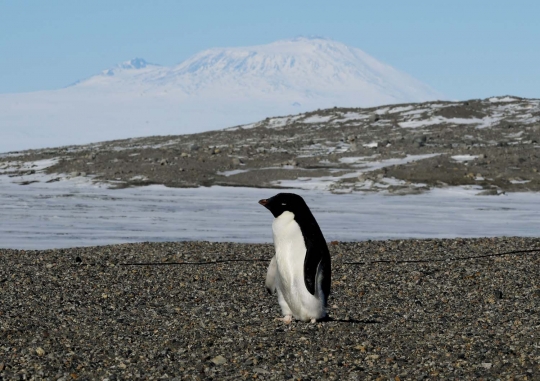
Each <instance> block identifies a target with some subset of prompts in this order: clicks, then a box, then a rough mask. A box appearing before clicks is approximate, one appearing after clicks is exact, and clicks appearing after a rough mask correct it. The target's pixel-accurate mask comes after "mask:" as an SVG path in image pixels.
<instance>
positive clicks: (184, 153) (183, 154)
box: [180, 152, 190, 157]
mask: <svg viewBox="0 0 540 381" xmlns="http://www.w3.org/2000/svg"><path fill="white" fill-rule="evenodd" d="M189 156H190V155H189V153H186V152H182V153H181V154H180V157H189Z"/></svg>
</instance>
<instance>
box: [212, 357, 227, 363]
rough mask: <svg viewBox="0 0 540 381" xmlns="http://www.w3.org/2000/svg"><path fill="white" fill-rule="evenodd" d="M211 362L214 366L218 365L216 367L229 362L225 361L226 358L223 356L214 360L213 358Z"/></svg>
mask: <svg viewBox="0 0 540 381" xmlns="http://www.w3.org/2000/svg"><path fill="white" fill-rule="evenodd" d="M210 361H212V362H213V363H214V364H216V365H223V364H225V363H226V362H227V360H226V359H225V357H223V356H221V355H219V356H216V357H214V358H213V359H212V360H210Z"/></svg>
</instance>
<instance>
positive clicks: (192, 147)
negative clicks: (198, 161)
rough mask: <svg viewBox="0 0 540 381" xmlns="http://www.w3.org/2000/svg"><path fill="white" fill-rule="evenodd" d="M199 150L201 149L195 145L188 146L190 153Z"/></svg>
mask: <svg viewBox="0 0 540 381" xmlns="http://www.w3.org/2000/svg"><path fill="white" fill-rule="evenodd" d="M199 148H201V147H199V146H198V145H197V144H192V145H190V146H189V150H190V151H198V150H199Z"/></svg>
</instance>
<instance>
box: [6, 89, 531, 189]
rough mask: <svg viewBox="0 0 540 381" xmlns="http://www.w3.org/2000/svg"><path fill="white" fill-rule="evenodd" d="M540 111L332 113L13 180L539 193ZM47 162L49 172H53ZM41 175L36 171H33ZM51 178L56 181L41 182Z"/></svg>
mask: <svg viewBox="0 0 540 381" xmlns="http://www.w3.org/2000/svg"><path fill="white" fill-rule="evenodd" d="M539 142H540V100H538V99H523V98H517V97H511V96H504V97H493V98H489V99H484V100H469V101H463V102H441V101H438V102H426V103H415V104H401V105H391V106H381V107H376V108H331V109H324V110H317V111H313V112H308V113H301V114H296V115H289V116H283V117H275V118H267V119H265V120H263V121H260V122H258V123H254V124H249V125H242V126H236V127H233V128H228V129H225V130H219V131H211V132H205V133H200V134H191V135H180V136H153V137H146V138H137V139H127V140H116V141H108V142H101V143H95V144H89V145H83V146H68V147H62V148H54V149H42V150H33V151H25V152H18V153H11V154H4V155H3V156H2V157H1V158H0V173H3V174H7V175H10V176H12V178H13V181H17V182H20V183H22V184H28V183H31V182H33V181H63V180H65V179H68V178H70V177H76V176H77V177H78V176H86V177H88V178H89V179H91V180H92V181H101V182H109V183H110V184H111V185H112V186H115V187H128V186H139V185H146V184H156V183H157V184H165V185H166V186H170V187H197V186H211V185H224V186H248V187H275V188H303V189H328V190H331V191H333V192H339V193H343V192H353V191H384V192H388V193H391V194H410V193H418V192H422V191H425V190H427V189H430V188H431V187H445V186H453V185H464V186H465V185H466V186H475V187H477V188H478V190H479V193H481V194H493V195H496V194H501V193H502V192H508V191H538V190H540V174H539V173H538V170H539V169H540V143H539ZM42 160H46V161H42ZM33 166H34V167H33ZM40 171H45V172H47V173H48V175H47V177H39V178H38V177H35V176H36V175H38V174H39V173H40Z"/></svg>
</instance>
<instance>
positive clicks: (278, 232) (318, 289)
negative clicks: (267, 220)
mask: <svg viewBox="0 0 540 381" xmlns="http://www.w3.org/2000/svg"><path fill="white" fill-rule="evenodd" d="M259 204H261V205H263V206H264V207H266V208H267V209H268V210H270V212H272V214H273V215H274V217H275V219H274V222H273V223H272V231H273V233H274V246H275V248H276V255H275V256H274V257H273V258H272V261H271V262H270V266H269V267H268V272H267V274H266V288H267V289H268V291H269V292H270V293H274V292H277V294H278V302H279V305H280V307H281V311H282V312H283V315H284V317H283V318H282V319H280V320H283V321H284V322H285V323H287V324H288V323H290V322H291V321H292V318H293V317H294V318H295V319H298V320H302V321H311V322H315V321H317V320H319V319H322V318H324V317H326V303H327V300H328V296H329V295H330V280H331V279H330V278H331V269H330V253H329V251H328V246H327V245H326V241H325V239H324V236H323V234H322V232H321V229H320V227H319V225H318V224H317V221H316V220H315V217H313V214H312V213H311V210H309V208H308V206H307V205H306V202H305V201H304V199H303V198H302V197H300V196H299V195H297V194H294V193H279V194H277V195H275V196H274V197H271V198H269V199H264V200H260V201H259Z"/></svg>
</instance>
